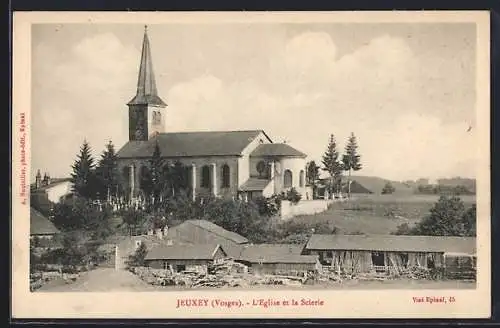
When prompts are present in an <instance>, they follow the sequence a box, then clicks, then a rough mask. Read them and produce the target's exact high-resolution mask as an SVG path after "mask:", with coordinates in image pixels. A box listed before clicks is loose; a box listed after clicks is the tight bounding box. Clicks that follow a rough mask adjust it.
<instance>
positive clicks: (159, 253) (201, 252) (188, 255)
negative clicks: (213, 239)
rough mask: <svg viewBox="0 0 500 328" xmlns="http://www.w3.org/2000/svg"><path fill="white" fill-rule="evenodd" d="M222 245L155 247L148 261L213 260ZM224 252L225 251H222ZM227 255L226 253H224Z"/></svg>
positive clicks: (147, 258) (149, 253)
mask: <svg viewBox="0 0 500 328" xmlns="http://www.w3.org/2000/svg"><path fill="white" fill-rule="evenodd" d="M219 248H221V249H222V247H221V246H220V245H207V244H195V245H171V246H166V245H160V246H156V247H153V248H152V249H151V250H150V251H149V252H148V254H147V255H146V258H145V259H146V260H212V259H213V258H214V255H215V252H216V251H217V249H219ZM222 251H223V252H224V249H222ZM224 253H225V252H224Z"/></svg>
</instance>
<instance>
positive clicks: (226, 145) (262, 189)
mask: <svg viewBox="0 0 500 328" xmlns="http://www.w3.org/2000/svg"><path fill="white" fill-rule="evenodd" d="M127 105H128V118H129V119H128V124H129V140H128V142H127V143H126V144H125V145H124V146H123V147H122V148H121V149H120V150H119V151H118V153H117V157H118V169H119V172H120V177H121V180H122V181H121V182H122V184H123V186H125V188H126V190H127V193H128V195H130V197H131V198H135V197H137V196H138V195H140V194H141V185H140V182H141V174H143V172H145V170H147V169H148V163H149V161H148V160H149V159H150V158H151V156H152V154H153V151H154V149H155V146H156V145H158V146H159V149H160V152H161V157H162V158H164V159H165V161H166V162H171V163H172V162H179V163H181V164H183V166H184V167H186V168H187V180H188V181H189V182H188V184H189V189H190V193H191V196H192V197H193V198H195V197H198V196H207V195H211V196H215V197H225V198H233V199H234V198H236V197H239V198H242V199H252V198H254V197H257V196H265V197H269V196H272V195H273V194H277V193H281V192H282V191H287V190H289V189H291V188H295V189H296V190H297V191H298V192H299V193H300V194H302V196H303V198H306V183H305V180H306V177H305V170H306V156H307V155H306V154H304V153H303V152H301V151H299V150H297V149H295V148H293V147H291V146H290V145H288V144H286V143H274V142H273V141H272V139H271V138H270V137H269V136H268V135H267V134H266V133H265V132H264V131H263V130H244V131H209V132H170V131H164V122H165V121H164V120H165V119H166V117H165V116H166V108H167V104H166V103H165V102H164V101H163V100H162V99H161V98H160V96H159V95H158V91H157V88H156V82H155V75H154V71H153V63H152V58H151V49H150V43H149V38H148V34H147V29H146V30H145V32H144V39H143V43H142V54H141V59H140V66H139V77H138V82H137V92H136V95H135V96H134V97H133V98H132V100H130V101H129V103H128V104H127ZM169 114H170V115H175V109H173V110H172V111H169ZM179 114H180V113H179Z"/></svg>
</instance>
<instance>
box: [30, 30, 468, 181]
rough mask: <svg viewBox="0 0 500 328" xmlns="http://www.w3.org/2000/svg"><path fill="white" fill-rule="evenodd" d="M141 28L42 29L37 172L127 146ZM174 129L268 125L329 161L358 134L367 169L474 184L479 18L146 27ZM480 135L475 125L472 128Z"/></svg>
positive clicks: (35, 83) (56, 172)
mask: <svg viewBox="0 0 500 328" xmlns="http://www.w3.org/2000/svg"><path fill="white" fill-rule="evenodd" d="M143 33H144V26H143V25H139V24H115V25H106V24H92V25H89V24H64V25H60V24H59V25H55V24H38V25H33V27H32V63H31V64H32V90H31V91H32V93H31V97H32V98H31V102H32V111H31V170H32V172H31V176H32V178H33V177H34V175H35V174H36V171H37V169H40V170H41V171H42V174H43V172H48V173H49V174H50V175H51V176H52V177H65V176H69V174H70V172H71V165H72V163H73V162H74V160H75V159H76V156H77V154H78V152H79V147H80V146H81V144H82V142H83V141H84V139H86V140H87V141H88V142H89V143H90V145H91V147H92V149H93V151H94V155H95V156H96V158H98V157H99V156H100V153H101V152H102V151H103V150H104V148H105V145H106V143H108V142H109V141H110V140H111V141H112V142H113V143H114V144H115V146H116V148H117V150H118V149H119V148H121V147H122V146H123V145H124V144H125V143H126V142H127V140H128V108H127V106H126V103H127V102H128V101H129V100H130V99H131V98H132V97H133V96H134V95H135V91H136V84H137V75H138V69H139V61H140V51H141V45H142V38H143ZM148 35H149V39H150V44H151V51H152V58H153V66H154V71H155V75H156V83H157V87H158V93H159V96H160V97H161V98H162V99H163V100H164V101H165V102H166V103H167V104H168V107H167V108H166V114H164V115H163V116H164V119H165V128H166V132H177V131H206V130H239V129H263V130H265V131H266V133H267V134H268V135H269V136H270V137H271V138H272V139H273V140H274V142H283V141H286V142H287V143H289V144H290V145H292V146H293V147H295V148H297V149H299V150H301V151H303V152H305V153H306V154H308V160H315V161H316V162H317V163H319V162H320V161H321V156H322V154H323V153H324V151H325V150H326V147H327V144H328V140H329V136H330V134H333V135H334V136H335V139H336V141H337V144H338V148H339V151H340V152H341V153H342V152H343V148H344V147H345V143H346V141H347V138H348V136H349V135H350V133H351V132H352V133H354V134H355V135H356V137H357V139H358V144H359V152H360V155H361V162H362V164H363V168H362V170H360V171H359V172H357V174H360V175H370V176H379V177H383V178H386V179H393V180H407V179H417V178H422V177H425V178H429V179H437V178H443V177H452V176H462V177H471V178H473V177H474V176H475V168H476V158H475V154H476V152H475V151H473V150H474V149H476V146H475V145H476V144H475V142H476V141H475V140H476V139H475V138H476V133H475V131H476V129H475V125H476V122H475V116H476V90H475V83H476V82H475V79H476V30H475V25H474V24H468V23H462V24H455V23H444V24H433V23H420V24H415V23H413V24H400V23H398V24H388V23H386V24H380V23H379V24H367V23H363V24H362V23H357V24H346V23H328V24H326V23H322V24H306V23H295V24H283V23H279V24H278V23H252V24H246V23H239V24H235V23H231V24H228V23H225V24H208V25H203V24H196V25H195V24H180V23H176V24H173V23H172V24H162V25H153V26H149V28H148ZM470 128H471V129H470Z"/></svg>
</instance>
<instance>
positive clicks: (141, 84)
mask: <svg viewBox="0 0 500 328" xmlns="http://www.w3.org/2000/svg"><path fill="white" fill-rule="evenodd" d="M128 105H148V106H154V107H162V108H163V107H166V106H167V104H165V102H164V101H163V100H162V99H161V98H160V97H159V96H158V91H157V89H156V80H155V74H154V71H153V60H152V59H151V47H150V45H149V38H148V28H147V26H145V27H144V39H143V41H142V54H141V63H140V66H139V78H138V80H137V93H136V95H135V97H134V98H133V99H132V100H131V101H130V102H129V103H128Z"/></svg>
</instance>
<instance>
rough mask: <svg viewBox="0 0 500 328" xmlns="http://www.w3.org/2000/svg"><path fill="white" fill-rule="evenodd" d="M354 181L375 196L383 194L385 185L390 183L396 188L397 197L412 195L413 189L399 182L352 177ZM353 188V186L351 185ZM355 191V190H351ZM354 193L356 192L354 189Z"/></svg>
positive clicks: (344, 178)
mask: <svg viewBox="0 0 500 328" xmlns="http://www.w3.org/2000/svg"><path fill="white" fill-rule="evenodd" d="M351 180H352V181H356V182H357V183H358V184H360V185H361V186H363V187H364V188H366V189H367V190H370V191H371V192H373V193H374V194H380V193H381V192H382V189H383V188H384V186H385V184H386V183H387V182H388V181H389V182H390V183H391V184H392V186H393V187H394V188H396V191H395V192H394V194H395V195H403V194H404V195H407V194H412V193H413V189H412V188H411V187H408V186H406V185H405V184H403V183H401V182H399V181H390V180H386V179H383V178H379V177H370V176H352V177H351ZM343 181H346V182H347V177H343ZM351 187H352V185H351ZM351 189H353V188H351ZM353 192H355V190H354V189H353Z"/></svg>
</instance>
